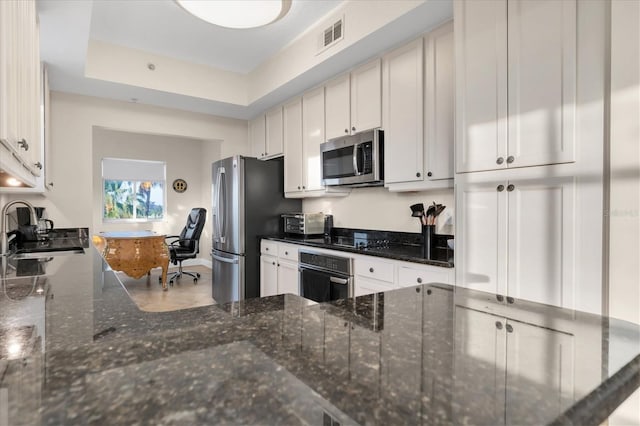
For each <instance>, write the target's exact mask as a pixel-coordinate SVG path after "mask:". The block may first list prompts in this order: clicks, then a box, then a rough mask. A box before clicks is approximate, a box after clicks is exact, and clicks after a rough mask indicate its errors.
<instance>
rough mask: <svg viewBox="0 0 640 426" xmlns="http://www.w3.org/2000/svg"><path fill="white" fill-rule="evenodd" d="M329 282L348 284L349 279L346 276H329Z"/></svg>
mask: <svg viewBox="0 0 640 426" xmlns="http://www.w3.org/2000/svg"><path fill="white" fill-rule="evenodd" d="M329 282H332V283H334V284H343V285H344V284H348V283H349V280H348V279H346V278H337V277H329Z"/></svg>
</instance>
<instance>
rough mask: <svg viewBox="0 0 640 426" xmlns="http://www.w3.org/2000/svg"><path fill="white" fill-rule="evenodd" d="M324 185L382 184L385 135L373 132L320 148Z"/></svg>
mask: <svg viewBox="0 0 640 426" xmlns="http://www.w3.org/2000/svg"><path fill="white" fill-rule="evenodd" d="M320 153H321V155H322V182H323V184H324V185H347V186H380V185H383V184H384V160H383V159H384V132H383V131H382V130H380V129H372V130H368V131H366V132H362V133H358V134H356V135H351V136H342V137H339V138H336V139H331V140H330V141H328V142H325V143H323V144H321V145H320Z"/></svg>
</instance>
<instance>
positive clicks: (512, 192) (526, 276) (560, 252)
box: [456, 177, 576, 308]
mask: <svg viewBox="0 0 640 426" xmlns="http://www.w3.org/2000/svg"><path fill="white" fill-rule="evenodd" d="M456 191H457V194H456V199H457V202H456V203H457V205H456V211H457V212H458V224H457V226H458V232H457V236H456V239H457V241H456V246H457V250H456V264H457V268H456V269H457V270H458V276H457V279H456V284H457V285H460V286H463V287H467V288H471V289H475V290H482V291H486V292H490V293H495V294H498V295H506V296H508V297H512V298H518V299H525V300H530V301H534V302H539V303H546V304H551V305H556V306H562V307H566V308H573V307H574V296H575V294H574V290H575V277H574V273H575V268H576V262H575V251H576V247H575V244H576V238H575V235H574V227H575V223H574V217H575V216H574V215H575V203H576V183H575V179H574V178H573V177H547V178H544V177H540V178H534V179H517V178H514V179H508V180H507V179H505V180H498V181H490V182H466V183H459V184H457V188H456Z"/></svg>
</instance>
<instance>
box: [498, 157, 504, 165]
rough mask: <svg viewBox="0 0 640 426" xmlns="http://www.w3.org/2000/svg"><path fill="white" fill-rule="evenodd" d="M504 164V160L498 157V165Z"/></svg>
mask: <svg viewBox="0 0 640 426" xmlns="http://www.w3.org/2000/svg"><path fill="white" fill-rule="evenodd" d="M502 163H504V158H502V157H498V159H497V160H496V164H502Z"/></svg>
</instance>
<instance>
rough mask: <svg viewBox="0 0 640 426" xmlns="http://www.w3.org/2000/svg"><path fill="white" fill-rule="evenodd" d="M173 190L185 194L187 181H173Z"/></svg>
mask: <svg viewBox="0 0 640 426" xmlns="http://www.w3.org/2000/svg"><path fill="white" fill-rule="evenodd" d="M173 190H174V191H176V192H184V191H186V190H187V181H186V180H184V179H176V180H174V181H173Z"/></svg>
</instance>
